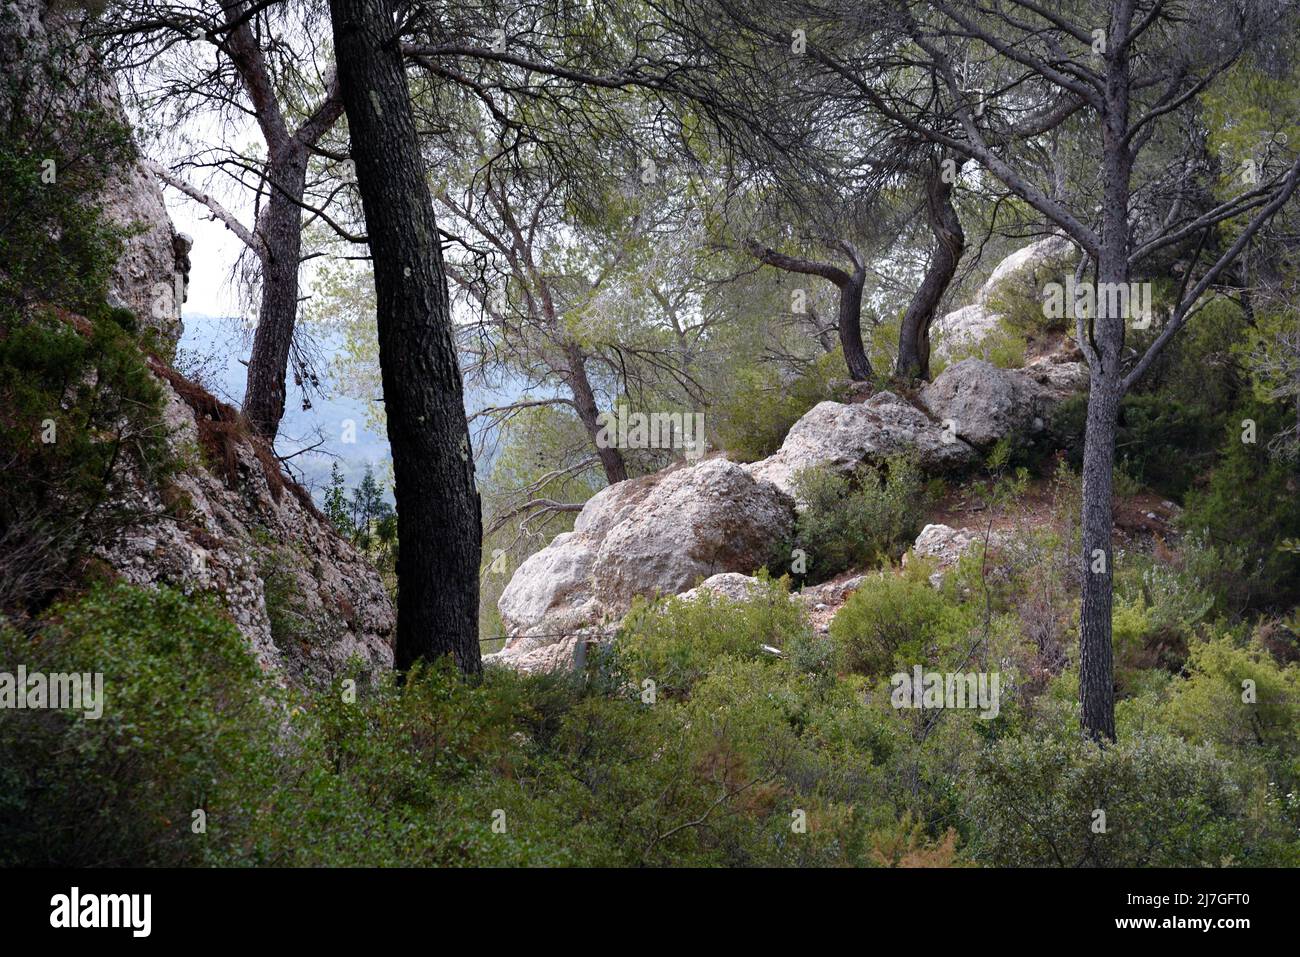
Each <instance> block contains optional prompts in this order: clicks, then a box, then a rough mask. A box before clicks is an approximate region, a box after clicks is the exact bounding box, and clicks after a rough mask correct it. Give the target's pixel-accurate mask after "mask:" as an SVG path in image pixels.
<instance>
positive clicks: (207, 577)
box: [97, 363, 396, 681]
mask: <svg viewBox="0 0 1300 957" xmlns="http://www.w3.org/2000/svg"><path fill="white" fill-rule="evenodd" d="M153 368H154V370H155V373H156V374H158V376H159V378H160V380H161V382H162V386H163V390H164V395H165V401H166V405H165V421H166V424H167V426H168V428H169V430H170V435H171V437H170V440H169V444H170V446H171V448H172V451H173V452H174V453H176V454H178V455H180V456H181V457H182V463H183V467H182V468H181V469H180V470H178V471H177V472H176V473H175V474H174V475H173V476H172V477H171V478H170V479H169V480H168V481H167V482H166V483H165V484H164V485H163V486H162V487H157V486H154V485H151V484H149V483H145V482H142V481H140V480H139V479H138V478H137V477H135V476H134V475H132V474H124V475H122V476H120V477H119V479H118V480H117V481H116V482H115V485H116V486H117V487H118V489H119V490H120V491H119V502H120V504H121V505H123V506H125V507H127V508H130V509H132V510H134V511H136V512H137V513H139V514H140V515H142V516H146V517H144V518H142V519H141V520H139V521H137V522H136V523H134V524H133V525H132V526H131V528H130V529H129V530H128V531H126V532H124V533H122V534H121V535H120V536H119V537H118V538H117V539H116V540H114V541H110V542H106V543H103V544H101V545H100V546H99V548H98V549H97V555H98V557H99V558H101V559H102V560H104V561H105V562H107V563H108V564H109V565H110V566H111V567H112V568H113V569H114V570H115V572H116V573H117V575H118V576H119V577H121V578H123V579H125V580H126V581H129V582H131V583H133V584H136V585H156V584H166V585H170V586H172V587H175V588H179V589H181V590H183V591H185V592H186V593H188V594H194V595H200V594H210V595H213V596H214V597H216V598H217V600H218V601H219V602H220V603H221V604H222V605H223V606H224V607H225V608H226V610H227V611H228V612H229V614H230V616H231V618H232V619H233V620H234V622H235V624H236V625H237V626H238V628H239V630H240V632H241V633H243V635H244V636H245V637H246V638H247V639H248V642H249V645H250V646H251V647H252V649H253V651H254V652H255V653H256V654H257V657H258V659H259V661H260V662H261V663H262V665H263V667H264V668H266V669H268V670H272V671H275V672H276V673H277V674H278V675H279V676H281V677H282V678H286V679H288V680H292V681H308V680H323V679H328V678H329V677H331V676H332V675H334V674H335V673H337V672H338V671H339V670H340V669H341V668H342V667H343V666H344V665H346V664H347V663H348V662H349V661H350V660H351V659H354V658H355V659H359V660H360V661H361V663H362V664H363V665H366V666H370V667H390V666H391V664H392V649H391V646H390V641H391V637H392V632H393V627H394V624H395V621H396V618H395V613H394V609H393V604H392V601H391V599H390V598H389V596H388V593H387V591H386V590H385V589H384V585H383V582H382V580H381V579H380V577H379V574H378V573H377V572H376V571H375V569H374V568H373V567H372V566H371V565H370V564H369V562H367V561H366V559H365V557H364V556H363V555H362V554H361V553H359V552H358V551H357V550H356V549H355V548H353V547H352V546H351V545H350V544H348V543H347V542H346V541H344V540H343V539H341V538H340V537H339V536H338V535H337V534H336V533H335V532H334V530H333V528H332V527H331V526H330V524H329V522H328V521H327V520H326V519H325V517H324V516H322V515H321V514H320V513H319V512H318V511H317V510H316V509H315V507H314V506H313V505H312V502H311V498H310V496H309V495H308V494H307V492H306V491H305V490H303V489H301V488H300V487H298V486H296V485H294V484H293V483H292V481H291V480H289V479H288V478H287V477H286V476H284V475H282V474H281V472H280V470H279V463H278V462H277V461H276V460H275V459H274V457H272V456H270V454H269V453H268V452H266V451H265V449H264V447H259V445H257V444H256V443H255V441H254V440H252V439H250V438H249V437H248V436H247V435H245V434H243V433H241V431H240V430H239V428H238V426H237V419H236V418H235V414H234V410H233V409H231V408H230V407H229V406H226V405H224V404H222V403H220V402H218V401H217V400H216V399H214V398H213V397H212V396H210V395H208V394H207V393H205V392H204V391H203V390H202V389H200V388H198V387H197V386H195V385H193V384H192V383H188V382H186V381H185V380H184V379H182V378H181V377H180V376H179V375H177V374H176V373H175V372H172V371H171V370H170V369H167V368H166V367H165V366H162V365H161V363H153Z"/></svg>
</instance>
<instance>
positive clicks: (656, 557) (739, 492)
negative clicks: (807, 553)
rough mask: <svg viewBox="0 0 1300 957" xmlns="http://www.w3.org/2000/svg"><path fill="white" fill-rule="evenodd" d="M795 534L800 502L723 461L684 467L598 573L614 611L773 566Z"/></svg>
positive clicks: (607, 549) (607, 550)
mask: <svg viewBox="0 0 1300 957" xmlns="http://www.w3.org/2000/svg"><path fill="white" fill-rule="evenodd" d="M793 532H794V507H793V503H792V502H791V501H790V500H789V499H788V498H787V497H786V496H785V495H783V494H782V493H781V492H780V491H779V490H778V489H777V488H776V487H774V486H772V485H770V484H768V483H766V482H761V481H758V480H756V479H755V478H754V477H753V476H752V475H750V474H749V472H747V471H746V470H745V468H744V467H743V466H740V465H737V464H736V463H734V462H728V461H727V460H726V459H722V458H716V459H709V460H708V461H705V462H702V463H700V464H699V465H697V466H695V467H693V468H686V469H679V470H677V471H675V472H672V473H670V474H669V475H668V476H667V477H666V478H664V479H663V481H661V482H660V483H659V484H658V485H657V486H656V487H655V488H654V489H653V490H652V491H651V492H650V494H649V495H647V496H646V498H645V499H644V500H643V501H642V502H641V503H640V505H639V506H638V507H637V508H636V509H635V510H634V511H633V512H631V513H630V514H628V515H627V516H626V517H625V518H624V519H623V520H622V521H620V522H619V523H618V524H616V525H614V526H613V527H612V528H611V529H610V530H609V532H608V534H606V536H605V539H604V541H603V542H602V543H601V545H600V551H599V552H598V554H597V556H596V564H595V568H594V570H593V573H594V576H595V579H596V591H597V594H598V595H599V597H600V600H601V601H602V602H603V603H604V604H605V606H606V607H613V608H624V607H626V606H628V605H630V604H631V602H632V599H633V598H634V597H635V596H637V595H654V594H660V595H675V594H677V593H679V592H681V591H684V590H685V589H687V588H690V587H691V586H692V585H694V584H695V582H697V581H699V580H700V579H701V578H708V577H709V576H711V575H715V574H717V573H718V572H750V571H753V570H754V569H755V568H758V567H760V566H762V565H765V564H766V563H767V562H768V561H769V560H771V558H772V557H773V555H774V553H775V550H776V548H777V547H778V546H779V545H780V544H781V543H782V542H784V541H788V540H789V539H790V537H791V535H792V534H793Z"/></svg>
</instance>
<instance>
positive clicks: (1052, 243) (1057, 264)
mask: <svg viewBox="0 0 1300 957" xmlns="http://www.w3.org/2000/svg"><path fill="white" fill-rule="evenodd" d="M1075 254H1076V251H1075V247H1074V243H1073V242H1071V241H1070V239H1069V238H1068V237H1066V236H1061V235H1052V236H1048V237H1046V238H1044V239H1040V240H1038V241H1037V242H1033V243H1030V244H1029V245H1028V246H1025V247H1023V248H1021V249H1017V250H1016V251H1015V252H1013V253H1012V254H1011V255H1010V256H1008V257H1007V258H1006V259H1004V260H1002V262H1000V263H998V264H997V266H995V267H994V269H993V272H992V273H990V274H989V278H988V279H987V280H985V282H984V285H983V286H981V287H980V291H979V296H978V299H977V301H978V302H979V304H980V305H982V306H986V307H987V306H996V304H997V300H998V298H999V297H1001V296H1005V295H1008V294H1015V293H1017V292H1023V291H1024V290H1026V289H1032V288H1033V287H1035V286H1041V285H1042V284H1043V283H1045V282H1048V281H1050V280H1051V279H1052V277H1053V276H1054V275H1056V274H1057V273H1059V272H1060V271H1061V270H1062V269H1063V268H1065V266H1066V265H1067V264H1068V263H1069V261H1070V260H1071V259H1073V257H1074V256H1075ZM1038 296H1041V292H1040V293H1039V294H1038ZM1036 298H1037V296H1036Z"/></svg>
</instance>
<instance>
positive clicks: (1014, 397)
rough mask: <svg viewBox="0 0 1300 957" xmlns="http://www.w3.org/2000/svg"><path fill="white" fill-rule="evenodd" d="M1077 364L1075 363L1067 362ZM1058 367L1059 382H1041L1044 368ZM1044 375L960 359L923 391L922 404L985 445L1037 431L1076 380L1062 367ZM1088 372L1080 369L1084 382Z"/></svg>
mask: <svg viewBox="0 0 1300 957" xmlns="http://www.w3.org/2000/svg"><path fill="white" fill-rule="evenodd" d="M1070 365H1071V366H1077V365H1078V364H1077V363H1071V364H1070ZM1048 368H1051V369H1055V370H1057V375H1058V378H1057V379H1056V380H1050V381H1054V382H1056V383H1059V387H1058V385H1053V384H1045V383H1044V382H1043V381H1040V378H1048V377H1047V375H1046V372H1045V370H1046V369H1048ZM1039 371H1042V373H1043V374H1042V376H1037V375H1035V374H1034V373H1033V372H1030V371H1026V370H1020V369H999V368H997V367H996V366H994V365H992V364H991V363H988V362H985V361H984V360H982V359H963V360H961V361H960V362H956V363H953V364H952V365H950V366H948V368H946V369H944V370H943V372H941V373H940V374H939V375H938V376H937V377H936V378H935V380H934V381H933V382H931V383H930V384H929V385H927V386H926V387H925V388H924V389H923V390H922V391H921V403H922V404H923V405H924V406H925V407H926V409H928V410H929V411H930V413H931V414H932V415H933V416H934V417H935V418H937V419H939V420H941V421H943V422H945V423H950V424H951V425H952V428H953V430H954V431H955V432H956V434H957V435H958V436H959V437H960V438H962V439H963V440H965V441H966V442H969V443H970V444H971V445H973V446H976V447H977V448H981V449H986V448H988V447H989V446H991V445H992V444H993V443H995V442H997V441H998V440H999V439H1002V438H1005V437H1007V436H1009V435H1030V434H1032V433H1034V432H1036V431H1041V430H1042V428H1043V427H1044V426H1045V424H1046V423H1047V422H1049V421H1050V419H1051V411H1052V409H1053V408H1055V406H1056V405H1057V404H1058V403H1059V402H1060V401H1061V400H1062V399H1064V398H1065V397H1066V396H1067V395H1068V394H1069V391H1070V390H1069V389H1068V388H1066V387H1065V386H1066V385H1067V384H1070V383H1076V382H1077V381H1078V380H1079V377H1078V374H1077V370H1075V369H1069V370H1067V369H1066V368H1065V366H1063V365H1056V366H1050V365H1049V366H1044V367H1042V370H1039ZM1086 377H1087V372H1086V370H1084V371H1083V382H1084V383H1085V384H1086V381H1087V378H1086Z"/></svg>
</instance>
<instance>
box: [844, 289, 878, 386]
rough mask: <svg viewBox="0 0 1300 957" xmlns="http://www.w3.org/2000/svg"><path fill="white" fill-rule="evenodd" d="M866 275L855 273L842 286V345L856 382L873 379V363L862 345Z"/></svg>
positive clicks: (846, 363) (850, 372) (845, 359)
mask: <svg viewBox="0 0 1300 957" xmlns="http://www.w3.org/2000/svg"><path fill="white" fill-rule="evenodd" d="M865 282H866V275H865V274H864V273H863V272H862V271H861V270H856V271H854V273H853V275H851V276H850V277H849V278H848V281H847V282H844V283H841V284H840V311H839V327H840V345H841V346H843V348H844V363H845V365H847V366H848V367H849V375H850V376H851V377H852V378H853V380H854V381H855V382H865V381H866V380H868V379H870V378H871V362H870V360H868V359H867V350H866V349H865V348H863V345H862V286H863V284H864V283H865Z"/></svg>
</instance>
